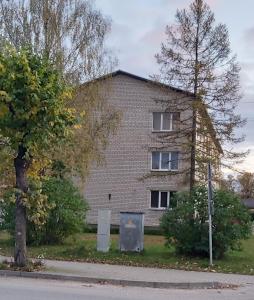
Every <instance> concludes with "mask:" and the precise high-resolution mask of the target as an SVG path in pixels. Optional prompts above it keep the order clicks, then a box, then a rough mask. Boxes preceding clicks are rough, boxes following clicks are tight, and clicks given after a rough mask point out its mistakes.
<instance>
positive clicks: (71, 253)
mask: <svg viewBox="0 0 254 300" xmlns="http://www.w3.org/2000/svg"><path fill="white" fill-rule="evenodd" d="M111 241H112V242H111V248H110V251H109V252H108V253H99V252H97V251H96V235H95V234H93V233H85V234H82V235H78V236H75V237H74V238H69V239H67V240H66V241H65V243H64V244H62V245H53V246H52V245H50V246H49V245H45V246H30V247H28V255H29V257H30V258H45V259H56V260H68V261H83V262H97V263H109V264H120V265H129V266H144V267H159V268H174V269H182V270H196V271H217V272H226V273H239V274H250V275H254V251H253V248H254V237H252V238H251V239H249V240H247V241H243V251H241V252H236V251H230V252H229V253H227V255H226V257H225V258H224V259H222V260H219V261H217V260H216V261H214V264H215V265H214V267H213V268H210V267H209V261H208V259H205V258H189V257H183V256H177V255H175V253H174V249H168V248H167V247H165V246H164V238H163V237H161V236H153V235H146V236H145V250H144V251H143V252H142V253H121V252H120V251H119V250H118V235H115V234H114V235H111ZM0 254H2V255H7V256H9V255H12V254H13V243H12V241H11V240H10V237H9V235H8V234H6V233H0Z"/></svg>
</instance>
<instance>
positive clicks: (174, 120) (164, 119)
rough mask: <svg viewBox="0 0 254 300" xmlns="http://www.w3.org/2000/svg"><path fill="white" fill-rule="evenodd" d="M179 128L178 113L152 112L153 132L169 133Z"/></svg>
mask: <svg viewBox="0 0 254 300" xmlns="http://www.w3.org/2000/svg"><path fill="white" fill-rule="evenodd" d="M179 127H180V112H154V113H153V130H154V131H171V130H178V129H179Z"/></svg>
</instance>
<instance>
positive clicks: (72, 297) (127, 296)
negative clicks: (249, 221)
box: [0, 278, 254, 300]
mask: <svg viewBox="0 0 254 300" xmlns="http://www.w3.org/2000/svg"><path fill="white" fill-rule="evenodd" d="M0 291H1V292H0V299H1V300H45V299H46V300H60V299H61V300H81V299H82V300H150V299H151V300H152V299H153V300H154V299H156V300H164V299H167V300H168V299H170V300H174V299H177V300H185V299H188V300H191V299H193V300H194V299H195V300H201V299H202V300H204V299H207V300H213V299H214V300H215V299H216V300H220V299H222V300H228V299H230V300H239V299H241V300H253V295H254V286H253V285H247V286H245V287H241V288H238V289H236V290H229V289H227V290H225V289H224V290H170V289H169V290H166V289H151V288H134V287H116V286H110V285H90V284H85V283H77V282H68V281H66V282H63V281H53V280H39V279H26V278H0Z"/></svg>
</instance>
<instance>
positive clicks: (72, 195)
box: [0, 178, 88, 245]
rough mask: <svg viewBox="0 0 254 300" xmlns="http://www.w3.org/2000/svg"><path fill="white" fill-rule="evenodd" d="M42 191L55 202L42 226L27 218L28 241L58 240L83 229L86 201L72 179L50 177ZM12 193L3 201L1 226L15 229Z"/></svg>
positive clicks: (35, 242)
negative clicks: (10, 197) (10, 198)
mask: <svg viewBox="0 0 254 300" xmlns="http://www.w3.org/2000/svg"><path fill="white" fill-rule="evenodd" d="M42 193H43V194H45V195H47V196H48V202H49V203H50V204H53V208H52V209H51V210H50V212H49V215H48V218H47V221H46V224H45V225H43V226H38V225H35V224H34V223H32V222H30V221H28V222H27V244H30V245H31V244H33V245H42V244H56V243H61V242H63V241H64V239H65V238H67V237H68V236H70V235H72V234H76V233H78V232H81V231H82V230H83V229H84V225H85V217H86V212H87V208H88V206H87V204H86V202H85V200H84V199H83V197H82V196H81V195H80V193H79V191H78V189H77V188H76V187H75V186H74V185H73V183H72V182H71V181H69V180H66V179H58V178H50V179H47V180H44V181H43V183H42ZM9 196H10V193H7V194H6V195H5V197H4V198H5V201H4V202H2V203H1V208H0V209H1V210H2V211H3V223H2V229H6V230H8V231H9V232H10V233H11V234H13V233H14V211H15V205H14V204H13V203H11V202H10V201H8V197H9Z"/></svg>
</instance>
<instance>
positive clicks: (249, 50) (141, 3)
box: [95, 0, 254, 172]
mask: <svg viewBox="0 0 254 300" xmlns="http://www.w3.org/2000/svg"><path fill="white" fill-rule="evenodd" d="M95 2H96V6H97V8H99V9H100V10H101V11H102V12H103V14H104V15H107V16H109V17H110V18H111V19H112V31H111V33H110V35H109V36H108V40H107V44H108V46H109V47H110V48H111V49H112V50H113V51H114V52H115V55H116V56H117V57H118V60H119V65H118V68H119V69H122V70H124V71H127V72H130V73H134V74H136V75H140V76H144V77H149V75H153V74H155V73H158V66H157V64H156V61H155V58H154V55H155V53H157V52H159V51H160V44H161V42H162V41H165V27H166V25H167V24H169V23H172V22H174V17H175V12H176V9H177V8H184V7H188V5H189V4H190V2H192V1H191V0H122V1H120V0H96V1H95ZM206 2H207V3H208V4H209V5H210V7H211V8H212V10H213V12H214V13H215V19H216V22H220V23H225V24H226V25H227V27H228V30H229V35H230V41H231V49H232V52H233V53H236V54H237V57H238V61H239V62H240V64H241V67H242V70H241V82H242V91H243V94H244V97H243V99H242V100H241V104H240V106H239V111H240V112H241V114H242V116H243V117H246V118H248V124H247V126H246V127H245V128H244V129H243V130H242V131H243V132H244V133H245V134H246V141H245V142H244V143H243V144H241V145H240V146H237V147H238V149H240V148H242V149H251V150H252V152H251V154H250V155H249V157H248V158H247V159H246V161H245V163H244V165H243V168H244V169H246V170H248V171H251V172H254V134H253V131H254V130H253V129H252V128H253V127H254V17H253V12H254V1H253V0H242V1H240V0H207V1H206ZM250 102H251V103H250Z"/></svg>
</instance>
